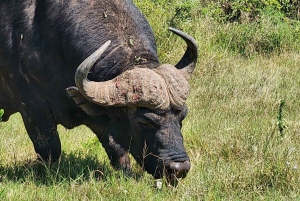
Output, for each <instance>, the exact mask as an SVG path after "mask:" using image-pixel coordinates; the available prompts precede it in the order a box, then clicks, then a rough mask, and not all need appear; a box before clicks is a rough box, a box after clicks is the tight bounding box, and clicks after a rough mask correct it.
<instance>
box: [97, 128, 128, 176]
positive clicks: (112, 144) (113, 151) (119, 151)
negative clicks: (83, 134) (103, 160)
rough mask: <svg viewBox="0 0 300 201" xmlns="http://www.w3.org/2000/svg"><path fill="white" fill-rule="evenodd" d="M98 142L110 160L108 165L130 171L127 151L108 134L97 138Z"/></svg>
mask: <svg viewBox="0 0 300 201" xmlns="http://www.w3.org/2000/svg"><path fill="white" fill-rule="evenodd" d="M99 140H100V142H101V143H102V146H103V147H104V149H105V151H106V153H107V156H108V158H109V159H110V164H111V165H112V166H113V167H114V168H116V169H123V170H125V171H130V169H131V167H130V159H129V154H128V151H127V150H126V149H124V148H123V147H122V146H121V145H120V144H118V143H117V142H116V141H115V139H114V138H113V136H111V135H110V134H109V133H105V134H104V135H102V136H101V137H99Z"/></svg>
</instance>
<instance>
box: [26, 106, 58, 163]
mask: <svg viewBox="0 0 300 201" xmlns="http://www.w3.org/2000/svg"><path fill="white" fill-rule="evenodd" d="M21 114H22V118H23V121H24V124H25V127H26V130H27V132H28V134H29V137H30V139H31V141H32V143H33V145H34V149H35V152H36V153H37V154H38V156H39V157H41V158H42V159H43V160H47V161H49V160H50V161H56V160H58V159H59V157H60V154H61V143H60V139H59V135H58V132H57V125H56V123H55V120H54V117H53V115H52V113H51V111H50V110H48V108H26V110H25V111H23V112H21Z"/></svg>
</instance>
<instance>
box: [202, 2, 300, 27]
mask: <svg viewBox="0 0 300 201" xmlns="http://www.w3.org/2000/svg"><path fill="white" fill-rule="evenodd" d="M202 5H204V7H207V5H210V6H209V7H210V8H212V9H210V11H209V12H208V10H207V9H204V13H206V14H207V13H209V14H210V15H211V16H213V17H215V18H216V19H218V20H221V21H230V22H232V21H240V20H245V16H247V17H246V18H247V19H248V20H249V19H250V20H253V19H256V18H259V15H260V12H261V11H262V10H265V9H271V10H273V11H277V12H281V13H282V14H283V15H284V16H286V17H289V18H291V19H299V18H300V8H299V7H300V1H298V0H263V1H260V0H247V1H243V0H221V1H216V0H212V1H209V3H207V2H206V3H204V4H203V3H202Z"/></svg>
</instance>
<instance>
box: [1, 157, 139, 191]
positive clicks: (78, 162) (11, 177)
mask: <svg viewBox="0 0 300 201" xmlns="http://www.w3.org/2000/svg"><path fill="white" fill-rule="evenodd" d="M142 176H143V173H142V172H131V173H127V172H124V171H120V170H119V171H118V170H115V169H113V168H112V167H111V166H110V164H109V162H108V161H107V162H104V163H100V162H99V160H98V159H97V158H96V157H95V156H81V155H80V154H77V153H70V154H66V153H62V155H61V159H60V161H59V162H55V163H52V164H50V163H48V162H41V161H40V160H35V161H22V162H17V163H15V164H11V165H10V164H9V165H0V182H1V181H13V182H20V183H22V182H33V183H35V184H36V185H49V186H50V185H55V184H58V183H62V182H67V183H70V182H72V181H76V182H79V183H80V182H86V181H91V180H95V181H99V182H101V181H103V182H105V181H106V180H110V178H111V177H120V178H121V177H123V178H124V179H126V178H130V179H134V180H137V181H138V180H140V178H141V177H142Z"/></svg>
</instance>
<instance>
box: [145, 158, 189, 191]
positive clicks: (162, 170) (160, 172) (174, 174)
mask: <svg viewBox="0 0 300 201" xmlns="http://www.w3.org/2000/svg"><path fill="white" fill-rule="evenodd" d="M190 168H191V164H190V161H189V160H186V161H184V162H170V163H168V164H167V165H166V164H165V165H164V166H162V165H158V167H157V168H156V171H155V172H154V173H152V175H153V177H154V178H155V179H161V178H163V176H165V178H166V182H167V184H168V185H171V186H173V187H176V186H177V184H178V182H179V179H183V178H185V177H186V175H187V173H188V172H189V170H190ZM149 173H150V172H149Z"/></svg>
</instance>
